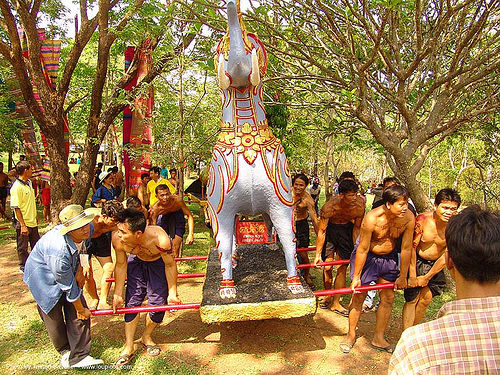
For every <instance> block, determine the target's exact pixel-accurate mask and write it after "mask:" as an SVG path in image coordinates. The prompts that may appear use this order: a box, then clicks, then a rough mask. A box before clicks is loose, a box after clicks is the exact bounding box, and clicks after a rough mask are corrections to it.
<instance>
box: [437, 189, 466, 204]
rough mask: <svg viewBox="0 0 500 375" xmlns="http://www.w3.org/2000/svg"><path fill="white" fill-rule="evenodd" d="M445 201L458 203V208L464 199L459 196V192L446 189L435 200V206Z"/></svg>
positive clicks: (438, 193)
mask: <svg viewBox="0 0 500 375" xmlns="http://www.w3.org/2000/svg"><path fill="white" fill-rule="evenodd" d="M444 201H450V202H455V203H458V207H460V203H462V198H460V194H458V191H456V190H453V189H450V188H444V189H441V190H439V191H438V192H437V194H436V197H435V198H434V204H435V205H436V206H439V205H440V204H441V202H444Z"/></svg>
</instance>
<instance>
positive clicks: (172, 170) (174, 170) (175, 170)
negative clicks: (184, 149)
mask: <svg viewBox="0 0 500 375" xmlns="http://www.w3.org/2000/svg"><path fill="white" fill-rule="evenodd" d="M169 172H170V174H172V172H175V173H177V169H175V168H172V169H171V170H169Z"/></svg>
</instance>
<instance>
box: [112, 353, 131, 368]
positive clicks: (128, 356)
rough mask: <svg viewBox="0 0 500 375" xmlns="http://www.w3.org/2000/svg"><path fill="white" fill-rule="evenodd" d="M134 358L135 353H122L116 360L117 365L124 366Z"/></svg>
mask: <svg viewBox="0 0 500 375" xmlns="http://www.w3.org/2000/svg"><path fill="white" fill-rule="evenodd" d="M132 359H134V353H132V354H122V355H121V356H120V357H118V360H117V361H116V362H115V367H118V368H120V367H123V366H125V365H128V364H129V363H130V362H131V361H132Z"/></svg>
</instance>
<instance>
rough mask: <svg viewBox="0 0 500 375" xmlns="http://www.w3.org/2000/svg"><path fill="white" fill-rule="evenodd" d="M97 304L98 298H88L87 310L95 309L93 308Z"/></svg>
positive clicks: (95, 307) (96, 306)
mask: <svg viewBox="0 0 500 375" xmlns="http://www.w3.org/2000/svg"><path fill="white" fill-rule="evenodd" d="M98 305H99V299H97V298H91V299H90V300H89V303H88V306H89V310H95V309H97V308H98Z"/></svg>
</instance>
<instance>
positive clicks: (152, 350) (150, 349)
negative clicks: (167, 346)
mask: <svg viewBox="0 0 500 375" xmlns="http://www.w3.org/2000/svg"><path fill="white" fill-rule="evenodd" d="M142 345H143V346H144V347H145V348H146V353H147V355H149V356H150V357H156V356H159V355H160V353H161V349H160V347H159V346H158V345H156V344H154V345H146V344H144V343H143V344H142Z"/></svg>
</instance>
